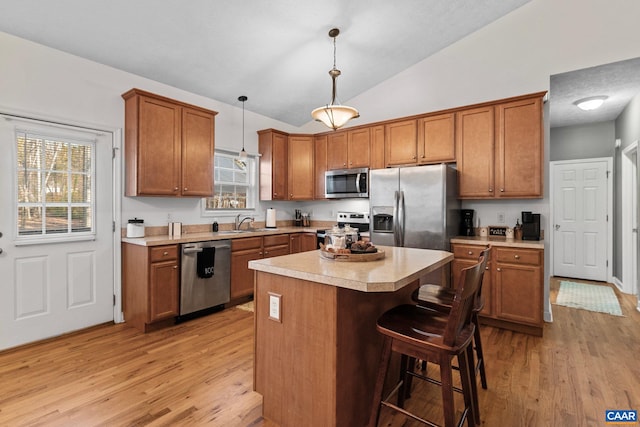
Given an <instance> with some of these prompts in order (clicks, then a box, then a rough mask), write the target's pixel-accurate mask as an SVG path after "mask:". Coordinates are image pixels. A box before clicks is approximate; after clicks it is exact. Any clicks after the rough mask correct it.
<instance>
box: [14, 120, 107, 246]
mask: <svg viewBox="0 0 640 427" xmlns="http://www.w3.org/2000/svg"><path fill="white" fill-rule="evenodd" d="M13 135H14V139H13V143H12V148H13V149H12V152H13V183H12V192H13V200H14V203H13V215H14V222H13V223H14V233H15V234H14V244H15V245H16V246H26V245H38V244H45V243H67V242H77V241H89V240H95V239H96V233H97V231H96V206H97V199H96V150H97V147H96V144H97V139H96V138H91V137H83V136H78V135H77V134H73V132H65V131H64V130H59V129H55V130H49V129H43V128H42V127H40V126H37V125H24V124H23V125H20V126H16V127H15V128H14V132H13ZM20 135H22V136H23V137H25V138H29V137H35V138H38V139H41V140H42V141H43V143H42V144H41V145H40V147H41V148H42V147H43V146H44V141H56V142H63V143H65V144H68V145H69V146H70V145H74V144H75V145H85V146H90V147H91V155H90V171H89V177H90V181H91V182H90V186H89V188H88V190H89V191H90V195H91V197H90V202H88V203H86V202H83V203H82V205H88V206H86V207H89V209H90V210H91V214H90V215H88V216H87V217H86V218H87V219H89V220H90V221H91V227H90V230H88V231H78V232H73V231H69V227H67V231H66V232H60V233H58V232H56V233H50V234H47V233H46V227H42V229H41V230H40V233H37V234H35V233H34V234H26V235H25V234H20V226H19V218H20V215H19V209H20V208H21V207H40V208H41V209H42V212H43V217H42V221H43V224H46V209H47V206H49V207H56V206H59V205H61V204H64V203H62V202H55V203H49V204H47V200H46V197H45V196H46V194H45V189H44V188H43V189H42V192H43V193H42V194H41V196H42V197H41V201H40V202H35V203H24V202H20V201H19V191H18V183H19V179H18V173H19V169H18V155H19V153H18V138H19V136H20ZM39 171H40V172H45V173H46V171H47V169H46V164H45V165H44V167H42V168H40V169H39ZM64 171H65V173H67V174H69V177H68V178H67V179H71V176H72V175H73V173H72V172H73V169H72V168H71V167H70V166H69V163H68V167H67V169H65V170H64ZM68 191H71V188H69V189H68ZM50 205H56V206H50ZM66 207H67V209H68V211H69V213H68V215H72V213H71V212H72V210H73V208H74V207H78V205H77V204H75V203H74V202H71V201H70V200H69V199H68V200H67V202H66ZM67 226H69V223H67Z"/></svg>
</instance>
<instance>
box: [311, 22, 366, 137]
mask: <svg viewBox="0 0 640 427" xmlns="http://www.w3.org/2000/svg"><path fill="white" fill-rule="evenodd" d="M338 34H340V30H339V29H337V28H333V29H332V30H331V31H329V37H331V38H333V68H332V69H331V70H329V75H330V76H331V81H332V87H333V90H332V92H331V103H330V104H328V105H325V106H324V107H319V108H316V109H315V110H313V111H312V112H311V117H313V118H314V119H315V120H316V121H319V122H322V123H324V124H325V125H326V126H327V127H330V128H331V129H333V130H336V129H338V128H341V127H342V126H344V125H345V124H346V123H347V122H348V121H349V120H351V119H356V118H358V117H360V113H358V110H356V109H355V108H353V107H347V106H346V105H340V103H337V104H336V79H337V78H338V76H339V75H340V70H338V69H337V68H336V37H338Z"/></svg>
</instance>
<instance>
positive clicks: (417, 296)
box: [407, 247, 491, 397]
mask: <svg viewBox="0 0 640 427" xmlns="http://www.w3.org/2000/svg"><path fill="white" fill-rule="evenodd" d="M490 254H491V248H490V247H488V248H486V249H484V250H483V251H482V252H481V253H480V257H484V258H485V259H486V260H488V259H489V257H490ZM480 257H479V258H478V259H480ZM485 270H486V267H485ZM482 274H483V277H484V270H483V271H482ZM482 283H483V282H482V279H481V281H480V287H479V288H478V295H477V296H476V301H475V304H474V306H473V309H472V315H471V321H472V322H473V324H474V325H475V327H476V330H475V332H474V334H473V344H474V347H475V350H476V365H475V368H474V373H475V375H478V372H480V382H481V384H482V388H483V389H485V390H486V389H487V374H486V373H485V369H484V354H483V352H482V339H481V337H480V320H479V318H478V314H479V313H480V312H481V311H482V310H483V309H484V298H483V297H482ZM455 295H456V291H455V289H452V288H449V287H444V286H438V285H422V286H420V288H418V289H416V290H415V291H414V292H413V294H412V295H411V298H412V299H413V301H415V302H416V303H417V304H418V305H421V306H423V307H427V308H430V309H433V310H436V311H438V312H440V313H444V314H447V313H449V311H450V310H451V305H452V304H453V299H454V297H455ZM409 363H412V361H409ZM425 365H426V361H423V370H424V368H425ZM408 392H409V390H408V389H407V393H408ZM407 397H408V395H407Z"/></svg>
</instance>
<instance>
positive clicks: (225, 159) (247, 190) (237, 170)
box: [203, 150, 257, 216]
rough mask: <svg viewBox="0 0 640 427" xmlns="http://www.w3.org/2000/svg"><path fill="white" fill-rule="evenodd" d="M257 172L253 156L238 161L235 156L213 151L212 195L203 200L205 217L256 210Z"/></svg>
mask: <svg viewBox="0 0 640 427" xmlns="http://www.w3.org/2000/svg"><path fill="white" fill-rule="evenodd" d="M256 169H257V162H256V158H255V157H253V156H248V157H247V158H246V159H239V158H238V155H237V154H235V153H231V152H226V151H222V150H216V151H215V155H214V157H213V183H214V186H213V188H214V195H213V197H207V198H206V199H204V203H203V206H204V215H207V214H209V216H211V214H213V213H215V212H217V213H220V212H224V211H237V210H247V209H248V210H251V209H255V207H256V197H257V179H256V175H257V174H256Z"/></svg>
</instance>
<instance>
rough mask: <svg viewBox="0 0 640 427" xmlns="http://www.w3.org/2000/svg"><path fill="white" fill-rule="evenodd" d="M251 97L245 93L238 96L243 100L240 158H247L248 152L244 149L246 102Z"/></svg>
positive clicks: (239, 99)
mask: <svg viewBox="0 0 640 427" xmlns="http://www.w3.org/2000/svg"><path fill="white" fill-rule="evenodd" d="M247 99H249V98H247V97H246V96H244V95H241V96H239V97H238V101H240V102H242V151H240V153H238V157H239V158H240V159H246V158H247V152H246V151H244V102H245V101H246V100H247Z"/></svg>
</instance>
